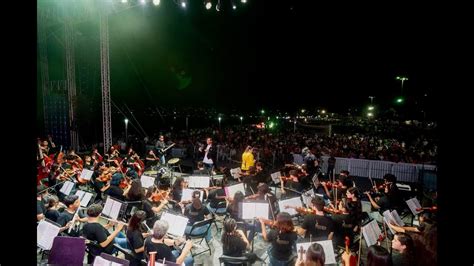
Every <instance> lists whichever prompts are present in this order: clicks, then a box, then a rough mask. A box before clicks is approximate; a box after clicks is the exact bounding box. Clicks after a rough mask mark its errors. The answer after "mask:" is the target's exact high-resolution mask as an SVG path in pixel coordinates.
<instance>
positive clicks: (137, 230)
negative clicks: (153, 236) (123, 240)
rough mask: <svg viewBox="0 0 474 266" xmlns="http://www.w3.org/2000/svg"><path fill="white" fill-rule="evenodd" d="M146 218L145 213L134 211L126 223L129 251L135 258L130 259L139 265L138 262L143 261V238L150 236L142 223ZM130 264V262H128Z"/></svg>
mask: <svg viewBox="0 0 474 266" xmlns="http://www.w3.org/2000/svg"><path fill="white" fill-rule="evenodd" d="M145 218H146V213H145V212H144V211H142V210H138V211H136V212H135V213H134V214H133V215H132V217H131V218H130V221H128V226H127V240H128V243H129V244H130V250H131V251H132V253H133V255H135V258H132V260H134V262H135V263H136V264H133V265H140V261H141V260H142V259H144V258H145V257H144V256H143V252H144V251H145V245H144V242H145V238H147V237H148V236H149V235H150V232H148V231H147V229H146V226H144V224H143V221H144V220H145ZM130 262H131V263H132V261H130Z"/></svg>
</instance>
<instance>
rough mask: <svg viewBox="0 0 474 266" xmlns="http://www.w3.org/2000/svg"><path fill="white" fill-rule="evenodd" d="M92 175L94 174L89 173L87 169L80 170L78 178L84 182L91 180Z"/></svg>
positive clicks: (92, 172)
mask: <svg viewBox="0 0 474 266" xmlns="http://www.w3.org/2000/svg"><path fill="white" fill-rule="evenodd" d="M92 174H94V171H91V170H89V169H82V172H81V176H80V177H81V178H82V179H84V180H91V178H92Z"/></svg>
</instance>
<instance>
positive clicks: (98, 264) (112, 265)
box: [92, 256, 123, 266]
mask: <svg viewBox="0 0 474 266" xmlns="http://www.w3.org/2000/svg"><path fill="white" fill-rule="evenodd" d="M92 265H93V266H122V265H123V264H121V263H117V262H115V261H110V260H106V259H105V258H103V257H101V256H96V257H95V259H94V264H92Z"/></svg>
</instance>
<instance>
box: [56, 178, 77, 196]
mask: <svg viewBox="0 0 474 266" xmlns="http://www.w3.org/2000/svg"><path fill="white" fill-rule="evenodd" d="M73 187H74V183H73V182H71V181H66V182H64V184H63V186H62V187H61V189H60V190H59V191H60V192H62V193H63V194H64V195H69V194H71V191H72V188H73Z"/></svg>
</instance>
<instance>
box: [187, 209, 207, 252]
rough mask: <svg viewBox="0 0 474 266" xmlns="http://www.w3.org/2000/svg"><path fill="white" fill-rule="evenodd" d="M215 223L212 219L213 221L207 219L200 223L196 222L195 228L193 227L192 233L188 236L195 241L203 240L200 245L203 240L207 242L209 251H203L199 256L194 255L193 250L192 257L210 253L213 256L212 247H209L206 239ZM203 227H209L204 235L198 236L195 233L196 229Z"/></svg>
mask: <svg viewBox="0 0 474 266" xmlns="http://www.w3.org/2000/svg"><path fill="white" fill-rule="evenodd" d="M213 222H214V218H211V219H206V220H203V221H199V222H195V223H194V224H193V226H192V227H191V231H189V234H188V235H187V236H188V237H189V238H190V239H191V240H194V239H201V241H200V242H199V244H201V243H202V240H206V244H207V247H208V249H206V250H203V251H201V252H199V253H197V254H194V253H193V252H192V250H191V255H192V256H193V257H194V256H196V255H199V254H201V253H204V252H207V251H209V253H210V254H212V251H211V246H209V242H207V239H206V236H207V234H208V231H209V230H211V225H212V223H213ZM203 226H207V230H206V231H204V232H203V233H199V234H196V233H194V234H193V232H194V231H196V228H199V227H203Z"/></svg>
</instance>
